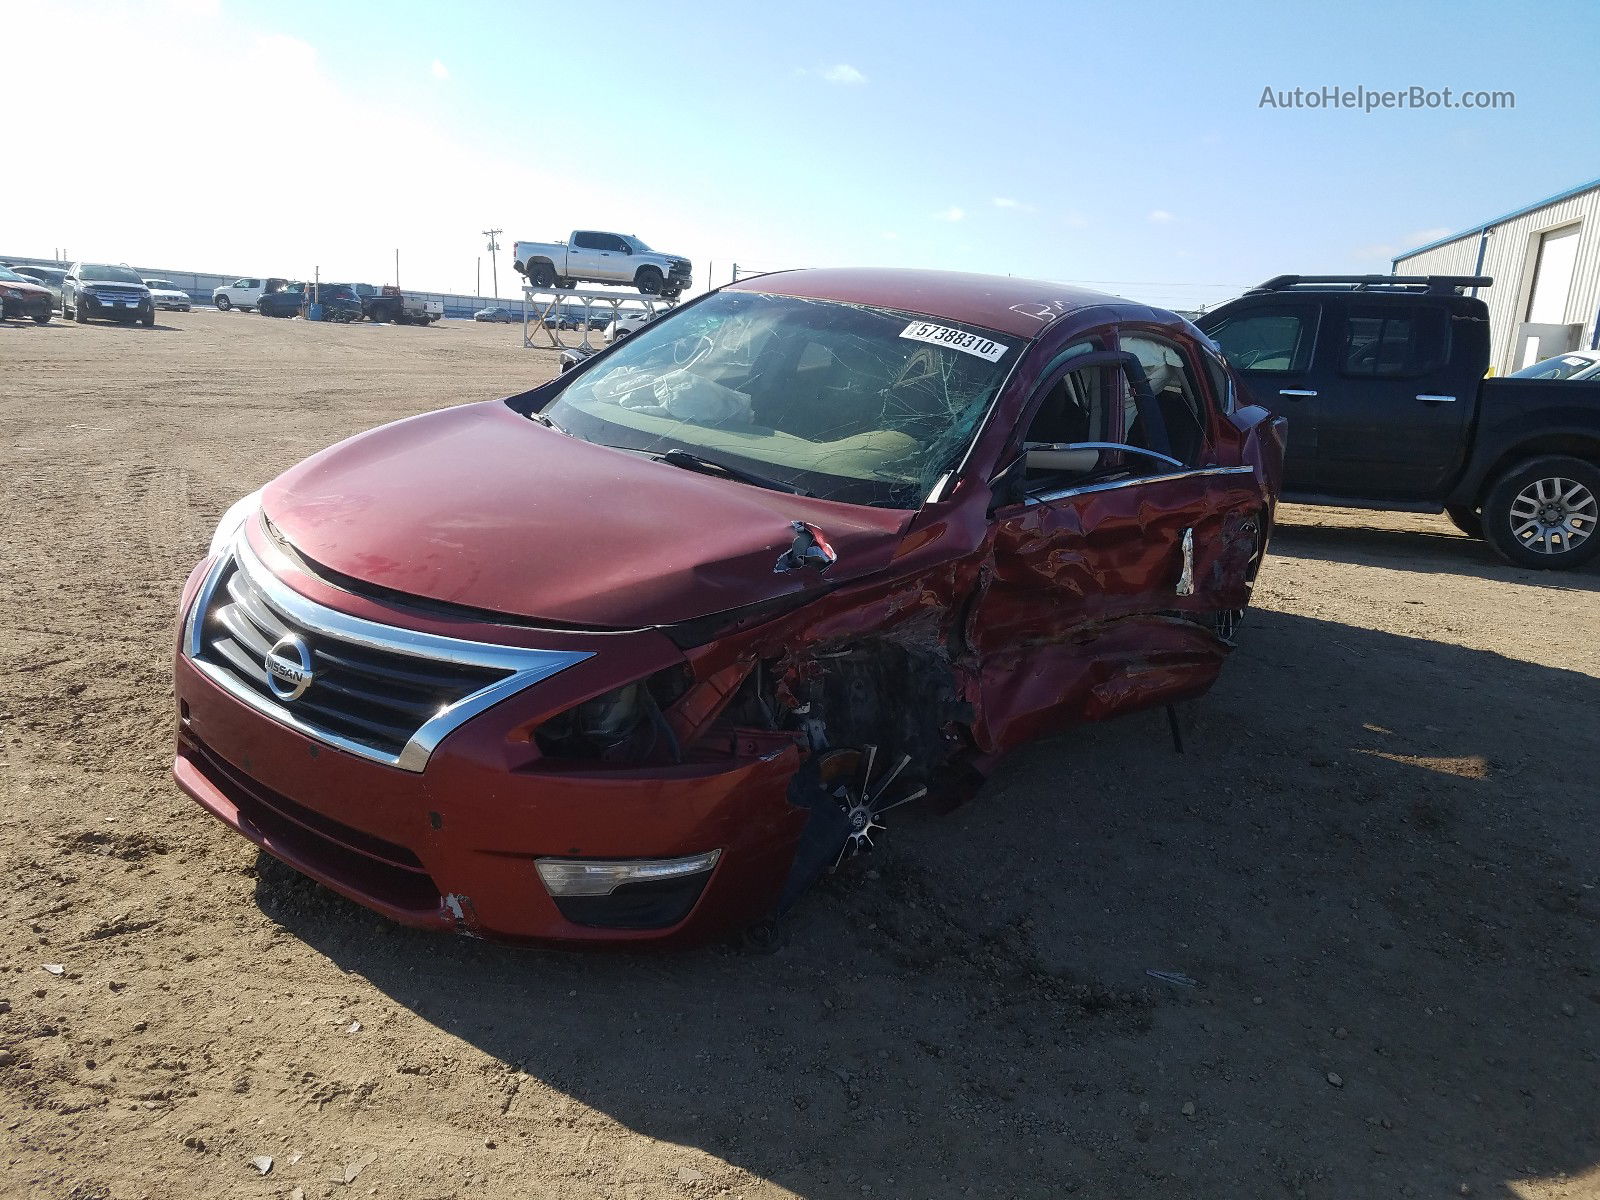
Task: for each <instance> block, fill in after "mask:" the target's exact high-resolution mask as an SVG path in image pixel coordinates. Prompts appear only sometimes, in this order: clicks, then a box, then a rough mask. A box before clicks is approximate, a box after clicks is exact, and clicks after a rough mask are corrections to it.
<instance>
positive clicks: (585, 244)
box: [572, 229, 608, 250]
mask: <svg viewBox="0 0 1600 1200" xmlns="http://www.w3.org/2000/svg"><path fill="white" fill-rule="evenodd" d="M603 240H604V238H603V237H602V235H600V234H598V233H590V232H589V231H588V230H587V229H580V230H578V232H576V233H574V234H573V235H572V244H573V245H574V246H576V247H577V248H578V249H579V250H605V249H608V247H606V246H603V245H601V244H600V243H601V242H602V241H603Z"/></svg>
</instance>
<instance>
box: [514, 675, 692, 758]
mask: <svg viewBox="0 0 1600 1200" xmlns="http://www.w3.org/2000/svg"><path fill="white" fill-rule="evenodd" d="M689 682H690V674H689V670H688V668H687V667H684V666H678V667H668V668H666V669H665V670H662V671H657V672H656V673H655V674H654V675H652V676H650V678H648V679H641V680H638V681H636V682H634V683H626V684H623V685H622V686H621V687H619V688H613V689H612V690H611V691H609V692H606V693H604V694H602V695H599V696H595V697H594V698H593V699H591V700H585V701H584V702H583V703H582V704H576V705H574V706H573V707H571V708H569V709H567V710H566V711H565V712H563V713H558V714H557V715H556V716H553V717H551V718H550V719H549V720H548V721H546V722H545V723H544V724H543V725H540V726H539V727H538V728H537V729H535V730H534V731H533V737H534V741H535V742H537V743H538V746H539V752H540V753H541V754H543V755H544V756H545V757H546V758H564V759H589V760H598V761H601V762H615V763H639V762H649V761H652V760H656V759H670V760H674V761H675V760H676V759H677V758H678V757H679V754H678V744H677V739H676V738H674V737H673V734H672V729H671V727H670V726H669V725H668V724H667V720H666V717H665V716H664V715H663V713H662V710H663V709H664V708H666V707H667V706H668V705H671V704H672V703H673V702H674V701H676V700H677V699H678V698H679V697H680V696H682V695H683V693H684V692H685V691H686V690H687V689H688V685H689Z"/></svg>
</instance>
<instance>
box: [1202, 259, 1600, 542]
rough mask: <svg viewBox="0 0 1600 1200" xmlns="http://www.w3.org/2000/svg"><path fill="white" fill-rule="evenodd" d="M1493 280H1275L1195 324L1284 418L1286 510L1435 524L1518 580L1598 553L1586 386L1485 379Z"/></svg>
mask: <svg viewBox="0 0 1600 1200" xmlns="http://www.w3.org/2000/svg"><path fill="white" fill-rule="evenodd" d="M1493 282H1494V281H1493V280H1492V279H1489V278H1487V277H1483V276H1454V275H1451V276H1446V275H1427V276H1396V275H1280V276H1278V277H1277V278H1275V279H1270V280H1268V281H1267V282H1266V283H1264V284H1262V285H1261V286H1260V287H1258V288H1253V289H1251V290H1250V291H1248V292H1246V293H1245V294H1244V295H1243V296H1241V297H1239V298H1238V299H1237V300H1231V301H1229V302H1228V303H1226V304H1224V305H1221V306H1220V307H1218V308H1216V309H1213V310H1212V311H1211V312H1209V313H1206V314H1205V315H1203V316H1202V317H1200V318H1199V319H1198V321H1197V322H1196V323H1197V324H1198V325H1199V326H1200V328H1201V329H1202V330H1204V331H1205V332H1206V333H1207V334H1208V335H1210V336H1211V337H1212V338H1213V339H1214V340H1215V341H1216V342H1217V344H1218V345H1219V346H1221V348H1222V352H1223V354H1224V355H1225V356H1226V357H1227V359H1228V361H1229V362H1230V363H1232V364H1233V366H1234V368H1235V369H1236V370H1238V371H1239V373H1240V375H1241V377H1242V378H1243V379H1244V381H1245V385H1246V387H1247V388H1248V390H1249V391H1250V393H1251V396H1252V398H1253V399H1254V400H1255V401H1256V402H1257V403H1258V404H1262V405H1264V406H1266V407H1268V408H1270V409H1272V410H1274V411H1276V412H1279V413H1281V414H1283V415H1284V416H1286V417H1288V418H1289V449H1288V455H1287V457H1286V458H1285V461H1284V494H1283V498H1284V499H1285V500H1290V501H1294V502H1297V503H1301V504H1335V505H1341V506H1344V507H1347V508H1373V509H1388V510H1396V511H1402V512H1434V513H1436V512H1444V513H1448V514H1449V516H1450V519H1451V520H1452V521H1454V522H1455V524H1456V526H1457V527H1458V528H1459V529H1461V530H1462V532H1464V533H1467V534H1470V535H1471V536H1473V537H1481V538H1483V539H1484V540H1485V541H1487V542H1488V543H1489V545H1490V546H1492V547H1493V548H1494V549H1495V551H1496V552H1498V553H1499V554H1500V555H1501V556H1502V557H1503V558H1505V559H1507V560H1508V561H1510V562H1512V563H1515V564H1516V565H1517V566H1521V567H1533V568H1538V569H1548V570H1562V569H1567V568H1571V567H1576V566H1579V565H1580V564H1582V563H1585V562H1587V561H1588V560H1589V559H1591V558H1592V557H1594V555H1595V554H1596V553H1600V536H1597V535H1596V524H1597V522H1600V381H1596V382H1592V383H1591V382H1573V381H1566V380H1553V379H1485V378H1484V374H1485V372H1486V371H1487V369H1488V366H1489V311H1488V308H1487V306H1486V305H1485V304H1484V303H1483V301H1482V300H1479V299H1477V298H1476V297H1475V296H1469V295H1467V294H1466V290H1467V289H1468V288H1484V287H1488V286H1489V285H1490V284H1492V283H1493Z"/></svg>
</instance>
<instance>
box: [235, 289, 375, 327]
mask: <svg viewBox="0 0 1600 1200" xmlns="http://www.w3.org/2000/svg"><path fill="white" fill-rule="evenodd" d="M312 286H313V285H311V284H309V283H291V284H289V285H288V286H287V287H283V288H278V289H277V290H275V291H271V292H266V293H264V294H263V295H262V296H261V298H260V299H259V300H257V301H256V307H257V309H258V310H259V311H260V313H261V315H262V316H264V317H298V316H299V315H300V313H301V309H302V308H303V307H304V305H305V303H306V292H307V291H308V290H310V289H311V287H312ZM316 291H317V299H318V301H319V302H320V303H321V305H322V319H323V320H324V321H341V322H348V321H359V320H361V317H362V310H361V299H360V297H358V296H357V295H356V293H355V289H353V288H352V287H351V286H350V285H349V284H348V283H324V284H320V285H317V289H316Z"/></svg>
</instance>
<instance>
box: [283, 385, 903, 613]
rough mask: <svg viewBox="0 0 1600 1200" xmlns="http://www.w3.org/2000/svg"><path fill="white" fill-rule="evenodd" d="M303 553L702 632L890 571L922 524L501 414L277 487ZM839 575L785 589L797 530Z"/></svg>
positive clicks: (486, 413) (392, 584)
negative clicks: (720, 617) (785, 557)
mask: <svg viewBox="0 0 1600 1200" xmlns="http://www.w3.org/2000/svg"><path fill="white" fill-rule="evenodd" d="M262 504H263V508H264V510H265V512H266V515H267V517H268V518H269V519H270V520H271V521H272V523H273V524H274V525H275V526H277V528H278V530H279V532H280V533H282V535H283V536H284V537H285V538H286V539H287V540H288V541H289V543H290V544H291V545H293V546H294V547H295V548H296V549H297V550H298V551H299V552H300V553H301V554H303V555H304V556H305V557H307V558H309V559H310V560H312V562H314V563H317V564H321V565H322V566H325V567H329V568H332V569H333V570H334V571H337V572H339V573H341V574H343V575H348V576H350V577H352V578H354V579H357V580H362V581H364V582H367V583H371V584H374V585H377V586H379V587H383V588H392V589H394V590H396V591H399V592H403V593H406V594H409V595H413V596H421V597H426V598H429V599H432V600H438V601H444V602H446V603H451V604H461V605H468V606H471V607H473V608H479V609H488V610H491V611H494V612H501V613H508V614H512V615H515V616H519V617H525V618H529V619H532V620H543V621H550V622H552V623H560V624H571V625H586V626H604V627H611V628H637V627H640V626H646V625H665V624H672V623H674V622H678V621H686V620H691V619H693V618H695V617H701V616H707V615H709V614H711V613H716V612H722V611H725V610H728V609H733V608H738V607H741V606H743V605H747V604H753V603H756V602H759V601H762V600H767V599H774V598H777V597H779V596H783V595H788V594H792V593H796V592H800V591H804V590H807V589H810V590H819V591H820V590H821V589H822V588H824V587H826V586H827V584H828V583H829V582H835V583H836V582H841V581H843V580H847V579H852V578H856V577H859V576H861V575H864V574H868V573H870V572H872V571H876V570H880V569H881V568H883V567H884V566H885V565H887V563H888V562H889V560H890V559H891V557H892V556H893V554H894V551H895V548H896V547H897V546H898V545H899V542H900V535H901V533H902V532H903V531H904V528H905V526H906V524H907V523H908V522H909V521H910V518H911V514H910V513H907V512H898V511H891V510H887V509H873V508H864V507H859V506H856V505H847V504H840V503H836V502H834V501H828V500H813V499H808V498H806V497H802V496H790V495H786V494H784V493H782V492H774V491H768V490H766V489H763V488H757V487H751V486H749V485H747V484H742V483H737V482H734V481H731V480H726V479H722V478H718V477H715V476H710V475H701V474H697V473H695V472H691V471H685V470H681V469H679V468H677V467H671V466H667V465H666V464H664V463H658V462H654V461H652V460H651V459H649V458H646V457H645V456H643V455H639V454H632V453H629V452H627V451H622V450H610V449H607V448H605V447H603V446H595V445H592V444H590V443H588V442H582V441H578V440H576V439H574V438H569V437H567V436H566V435H565V434H562V433H558V432H556V431H555V430H552V429H549V428H546V427H545V426H542V425H539V424H537V423H535V422H533V421H530V420H528V419H527V418H526V417H522V416H520V415H518V414H517V413H515V412H513V411H512V410H511V409H510V408H508V407H507V406H506V405H505V404H504V403H502V402H500V401H492V402H489V403H485V404H474V405H469V406H466V407H464V408H454V409H446V410H444V411H442V412H434V413H427V414H424V415H422V416H419V417H411V418H409V419H407V420H404V421H398V422H396V423H394V424H392V425H385V426H383V427H381V428H379V429H374V430H372V431H371V432H369V433H364V434H360V435H359V436H357V437H354V438H351V439H350V440H349V441H346V442H341V443H340V444H339V445H337V446H333V447H331V448H330V449H328V450H324V451H322V452H321V453H320V454H317V455H315V456H313V457H312V458H309V459H307V460H306V461H305V462H303V463H300V464H299V465H298V466H295V467H292V468H291V469H290V470H288V471H286V472H284V474H282V475H280V476H279V477H278V478H277V479H276V480H274V481H273V482H272V483H270V484H268V485H267V488H266V490H265V493H264V495H263V497H262ZM796 520H800V521H808V522H810V523H812V524H813V525H816V526H817V527H818V528H820V529H821V530H822V531H823V533H824V534H825V535H826V537H827V538H828V540H829V541H830V542H831V544H832V545H833V548H834V549H835V550H836V551H837V552H838V555H839V558H838V562H836V563H835V564H834V565H833V566H832V567H830V568H829V569H828V570H827V572H826V573H818V572H816V571H814V570H799V571H789V572H785V573H776V572H774V570H773V567H774V565H775V564H776V562H777V560H778V556H779V555H780V554H782V553H783V552H784V551H786V550H788V549H789V547H790V545H791V543H792V541H793V538H794V533H793V530H792V529H791V528H790V522H791V521H796Z"/></svg>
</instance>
